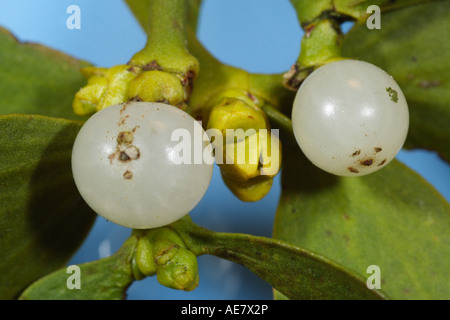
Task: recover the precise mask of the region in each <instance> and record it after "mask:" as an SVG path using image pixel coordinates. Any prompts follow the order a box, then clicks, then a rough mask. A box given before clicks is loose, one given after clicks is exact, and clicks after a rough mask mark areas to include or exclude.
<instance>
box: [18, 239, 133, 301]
mask: <svg viewBox="0 0 450 320" xmlns="http://www.w3.org/2000/svg"><path fill="white" fill-rule="evenodd" d="M136 244H137V238H136V237H130V238H129V239H128V240H127V241H126V242H125V243H124V244H123V246H122V248H120V250H119V251H117V252H116V253H115V254H114V255H112V256H111V257H108V258H104V259H100V260H97V261H93V262H88V263H85V264H81V265H79V266H78V267H79V268H80V269H79V271H71V270H70V269H69V272H68V269H67V268H62V269H60V270H58V271H56V272H54V273H52V274H50V275H48V276H46V277H44V278H42V279H39V280H38V281H36V282H35V283H33V284H32V285H31V286H30V287H28V288H27V289H26V290H25V291H24V292H23V294H22V295H21V296H20V297H19V299H20V300H123V299H125V296H126V290H127V288H128V287H129V286H130V284H131V283H132V282H133V281H134V278H133V276H132V269H131V264H130V261H131V259H132V256H133V254H134V250H135V248H136ZM77 277H78V279H76V278H77ZM78 283H79V285H80V286H79V289H77V288H76V287H75V288H73V285H75V284H78ZM68 284H69V286H68Z"/></svg>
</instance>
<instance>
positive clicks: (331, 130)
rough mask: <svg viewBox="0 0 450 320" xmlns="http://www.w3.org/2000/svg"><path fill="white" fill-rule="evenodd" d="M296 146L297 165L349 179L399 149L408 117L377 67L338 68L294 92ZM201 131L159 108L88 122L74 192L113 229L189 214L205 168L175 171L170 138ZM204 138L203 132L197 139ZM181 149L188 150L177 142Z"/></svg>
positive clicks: (131, 106)
mask: <svg viewBox="0 0 450 320" xmlns="http://www.w3.org/2000/svg"><path fill="white" fill-rule="evenodd" d="M292 125H293V129H294V134H295V137H296V140H297V142H298V144H299V146H300V148H301V149H302V151H303V153H304V154H305V155H306V157H307V158H308V159H309V160H310V161H311V162H312V163H313V164H315V165H316V166H318V167H319V168H321V169H323V170H325V171H327V172H330V173H332V174H336V175H342V176H358V175H365V174H368V173H371V172H374V171H376V170H378V169H380V168H382V167H384V166H386V165H387V164H388V163H389V162H390V161H391V160H392V159H394V157H395V156H396V154H397V153H398V151H399V150H400V149H401V147H402V146H403V143H404V141H405V139H406V135H407V132H408V126H409V113H408V106H407V103H406V99H405V97H404V95H403V93H402V91H401V89H400V87H399V86H398V85H397V83H396V82H395V81H394V79H393V78H392V77H391V76H389V75H388V74H387V73H386V72H384V71H383V70H381V69H379V68H378V67H376V66H374V65H372V64H369V63H366V62H362V61H355V60H341V61H337V62H332V63H329V64H327V65H325V66H322V67H320V68H318V69H317V70H316V71H314V72H313V73H312V74H311V75H310V76H308V78H307V79H306V80H305V81H304V82H303V84H302V85H301V87H300V89H299V90H298V92H297V96H296V98H295V101H294V105H293V109H292ZM180 128H184V129H185V130H187V131H188V132H190V133H191V134H190V139H192V140H191V141H190V143H191V145H192V146H194V145H195V144H196V143H197V144H198V143H201V145H202V150H204V149H205V148H210V146H209V144H208V142H205V141H203V140H202V141H201V142H199V141H194V139H195V137H198V135H196V134H195V130H203V129H201V125H200V124H199V123H198V122H197V121H196V120H195V119H193V118H192V117H191V116H189V115H188V114H187V113H185V112H184V111H181V110H180V109H177V108H175V107H172V106H169V105H166V104H162V103H145V102H129V103H125V104H121V105H115V106H110V107H108V108H106V109H103V110H102V111H100V112H98V113H96V114H95V115H93V116H92V117H91V118H90V119H89V120H88V121H87V122H86V123H85V124H84V125H83V127H82V128H81V130H80V132H79V133H78V136H77V138H76V140H75V144H74V147H73V153H72V170H73V176H74V179H75V183H76V185H77V187H78V190H79V192H80V194H81V196H82V197H83V198H84V200H85V201H86V202H87V204H88V205H89V206H90V207H91V208H92V209H93V210H94V211H95V212H96V213H98V214H99V215H101V216H103V217H104V218H105V219H107V220H110V221H112V222H114V223H116V224H119V225H122V226H125V227H129V228H135V229H149V228H156V227H161V226H164V225H167V224H169V223H172V222H174V221H176V220H178V219H180V218H182V217H183V216H184V215H186V214H188V213H189V212H190V211H191V210H192V209H193V208H194V207H195V206H196V205H197V204H198V202H199V201H200V199H201V198H202V197H203V196H204V194H205V192H206V190H207V188H208V186H209V184H210V181H211V177H212V172H213V165H212V164H210V163H206V162H204V161H203V162H202V163H196V162H195V161H194V154H193V152H192V155H191V156H192V160H193V161H191V162H190V163H189V162H186V163H181V164H180V163H179V161H178V162H176V163H175V161H174V156H175V155H176V154H175V153H177V152H180V150H179V148H178V147H177V146H179V143H180V141H173V139H172V133H173V132H174V131H175V130H177V129H180ZM202 132H203V131H202ZM185 142H187V141H185Z"/></svg>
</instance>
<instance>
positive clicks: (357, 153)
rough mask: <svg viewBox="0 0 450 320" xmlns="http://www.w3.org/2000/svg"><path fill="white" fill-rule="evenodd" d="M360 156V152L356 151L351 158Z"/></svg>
mask: <svg viewBox="0 0 450 320" xmlns="http://www.w3.org/2000/svg"><path fill="white" fill-rule="evenodd" d="M360 154H361V150H357V151H355V152H353V154H352V157H356V156H359V155H360Z"/></svg>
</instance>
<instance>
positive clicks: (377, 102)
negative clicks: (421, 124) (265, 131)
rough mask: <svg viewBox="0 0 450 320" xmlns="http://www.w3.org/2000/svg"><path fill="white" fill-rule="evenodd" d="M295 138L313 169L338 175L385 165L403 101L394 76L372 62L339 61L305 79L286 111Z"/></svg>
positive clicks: (403, 116) (404, 121) (399, 127)
mask: <svg viewBox="0 0 450 320" xmlns="http://www.w3.org/2000/svg"><path fill="white" fill-rule="evenodd" d="M292 125H293V128H294V134H295V138H296V140H297V142H298V144H299V146H300V148H301V150H302V151H303V153H304V154H305V155H306V157H307V158H308V159H309V160H310V161H311V162H312V163H313V164H314V165H316V166H317V167H319V168H321V169H322V170H324V171H327V172H329V173H332V174H335V175H340V176H358V175H366V174H369V173H372V172H374V171H377V170H379V169H380V168H382V167H384V166H386V165H387V164H388V163H389V162H390V161H391V160H392V159H394V158H395V156H396V155H397V153H398V151H400V149H401V148H402V146H403V144H404V142H405V140H406V136H407V133H408V127H409V112H408V105H407V102H406V99H405V96H404V95H403V92H402V90H401V89H400V87H399V86H398V84H397V83H396V82H395V80H394V79H393V78H392V77H391V76H390V75H388V74H387V73H386V72H385V71H383V70H382V69H380V68H378V67H376V66H375V65H373V64H370V63H367V62H363V61H356V60H341V61H336V62H332V63H329V64H326V65H324V66H322V67H320V68H318V69H317V70H315V71H314V72H313V73H311V75H309V76H308V78H306V80H305V81H304V82H303V83H302V85H301V86H300V88H299V90H298V92H297V95H296V98H295V101H294V105H293V109H292Z"/></svg>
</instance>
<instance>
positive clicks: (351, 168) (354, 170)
mask: <svg viewBox="0 0 450 320" xmlns="http://www.w3.org/2000/svg"><path fill="white" fill-rule="evenodd" d="M348 171H350V172H352V173H359V171H358V170H357V169H355V168H353V167H348Z"/></svg>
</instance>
